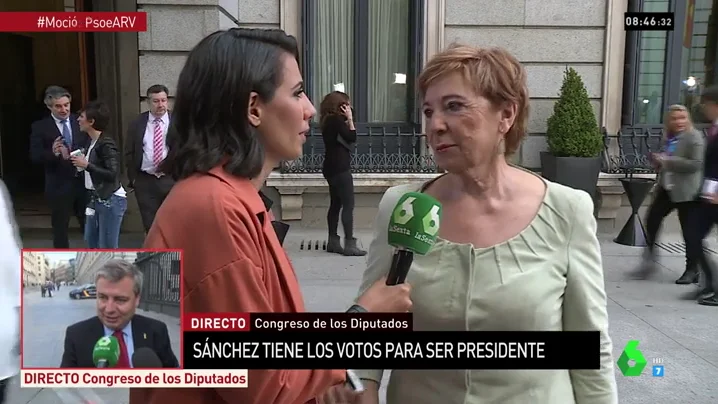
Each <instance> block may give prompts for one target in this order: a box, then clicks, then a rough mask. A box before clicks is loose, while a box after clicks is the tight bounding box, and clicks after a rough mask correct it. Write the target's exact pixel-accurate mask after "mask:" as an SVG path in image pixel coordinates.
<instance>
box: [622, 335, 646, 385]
mask: <svg viewBox="0 0 718 404" xmlns="http://www.w3.org/2000/svg"><path fill="white" fill-rule="evenodd" d="M639 343H640V342H639V341H638V340H631V341H628V343H627V344H626V347H625V348H623V352H622V353H621V356H620V357H619V358H618V361H617V362H616V364H617V365H618V369H620V370H621V373H623V375H624V376H640V375H641V373H643V369H645V368H646V365H647V364H648V361H647V360H646V358H645V357H644V356H643V352H641V351H640V350H639V349H638V344H639ZM631 361H633V364H631V363H630V362H631Z"/></svg>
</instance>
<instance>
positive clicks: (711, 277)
mask: <svg viewBox="0 0 718 404" xmlns="http://www.w3.org/2000/svg"><path fill="white" fill-rule="evenodd" d="M693 223H694V228H695V231H696V237H699V238H700V240H701V243H700V245H699V246H694V250H693V251H692V252H691V254H693V255H694V256H696V257H697V259H698V260H699V262H700V265H701V267H703V276H704V277H705V278H704V279H705V281H704V282H703V283H704V284H705V287H706V288H707V289H709V290H710V291H712V292H715V291H716V290H717V289H718V285H716V280H718V279H717V278H718V276H717V273H716V266H715V265H714V264H713V263H712V262H711V261H710V260H709V259H708V256H707V254H706V253H705V250H703V240H704V239H705V238H706V236H708V233H710V231H711V229H713V226H715V225H716V224H718V205H713V204H711V203H708V202H705V201H700V202H698V203H697V208H696V214H695V215H694V216H693ZM687 249H688V245H686V250H687Z"/></svg>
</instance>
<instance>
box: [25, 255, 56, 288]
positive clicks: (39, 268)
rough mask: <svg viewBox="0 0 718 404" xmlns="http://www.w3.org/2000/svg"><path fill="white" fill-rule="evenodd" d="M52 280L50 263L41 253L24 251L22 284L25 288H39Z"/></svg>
mask: <svg viewBox="0 0 718 404" xmlns="http://www.w3.org/2000/svg"><path fill="white" fill-rule="evenodd" d="M47 279H50V262H49V261H48V259H47V258H45V255H44V254H43V253H40V252H34V251H23V253H22V282H23V285H25V286H37V285H40V284H41V283H43V282H44V281H45V280H47Z"/></svg>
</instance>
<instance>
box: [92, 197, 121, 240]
mask: <svg viewBox="0 0 718 404" xmlns="http://www.w3.org/2000/svg"><path fill="white" fill-rule="evenodd" d="M88 207H90V208H92V209H94V210H95V213H94V214H93V215H88V216H87V218H86V219H85V242H87V247H88V248H120V226H122V218H123V217H124V216H125V211H126V210H127V198H123V197H121V196H117V195H112V196H111V197H110V199H95V200H94V201H93V202H90V204H89V205H88Z"/></svg>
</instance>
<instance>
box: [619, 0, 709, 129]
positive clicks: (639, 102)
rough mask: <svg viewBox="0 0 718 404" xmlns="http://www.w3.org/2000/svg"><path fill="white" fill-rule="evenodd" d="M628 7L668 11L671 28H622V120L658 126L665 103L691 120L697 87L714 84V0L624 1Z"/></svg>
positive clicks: (696, 111)
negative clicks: (679, 108)
mask: <svg viewBox="0 0 718 404" xmlns="http://www.w3.org/2000/svg"><path fill="white" fill-rule="evenodd" d="M629 11H646V12H673V13H674V15H675V19H676V21H675V24H674V25H675V30H674V31H672V32H666V31H639V32H627V33H626V65H625V74H624V95H623V113H622V123H623V124H624V125H660V124H661V123H662V122H663V111H665V108H666V107H667V106H668V105H670V104H675V103H680V104H684V105H686V106H687V107H689V108H690V109H691V111H692V113H693V118H694V120H695V121H696V122H699V123H700V122H701V121H702V120H703V117H702V114H701V111H700V107H699V105H698V102H699V97H698V95H699V94H700V92H701V90H702V89H703V88H705V87H706V86H710V85H713V84H718V67H717V66H718V1H716V0H629Z"/></svg>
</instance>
